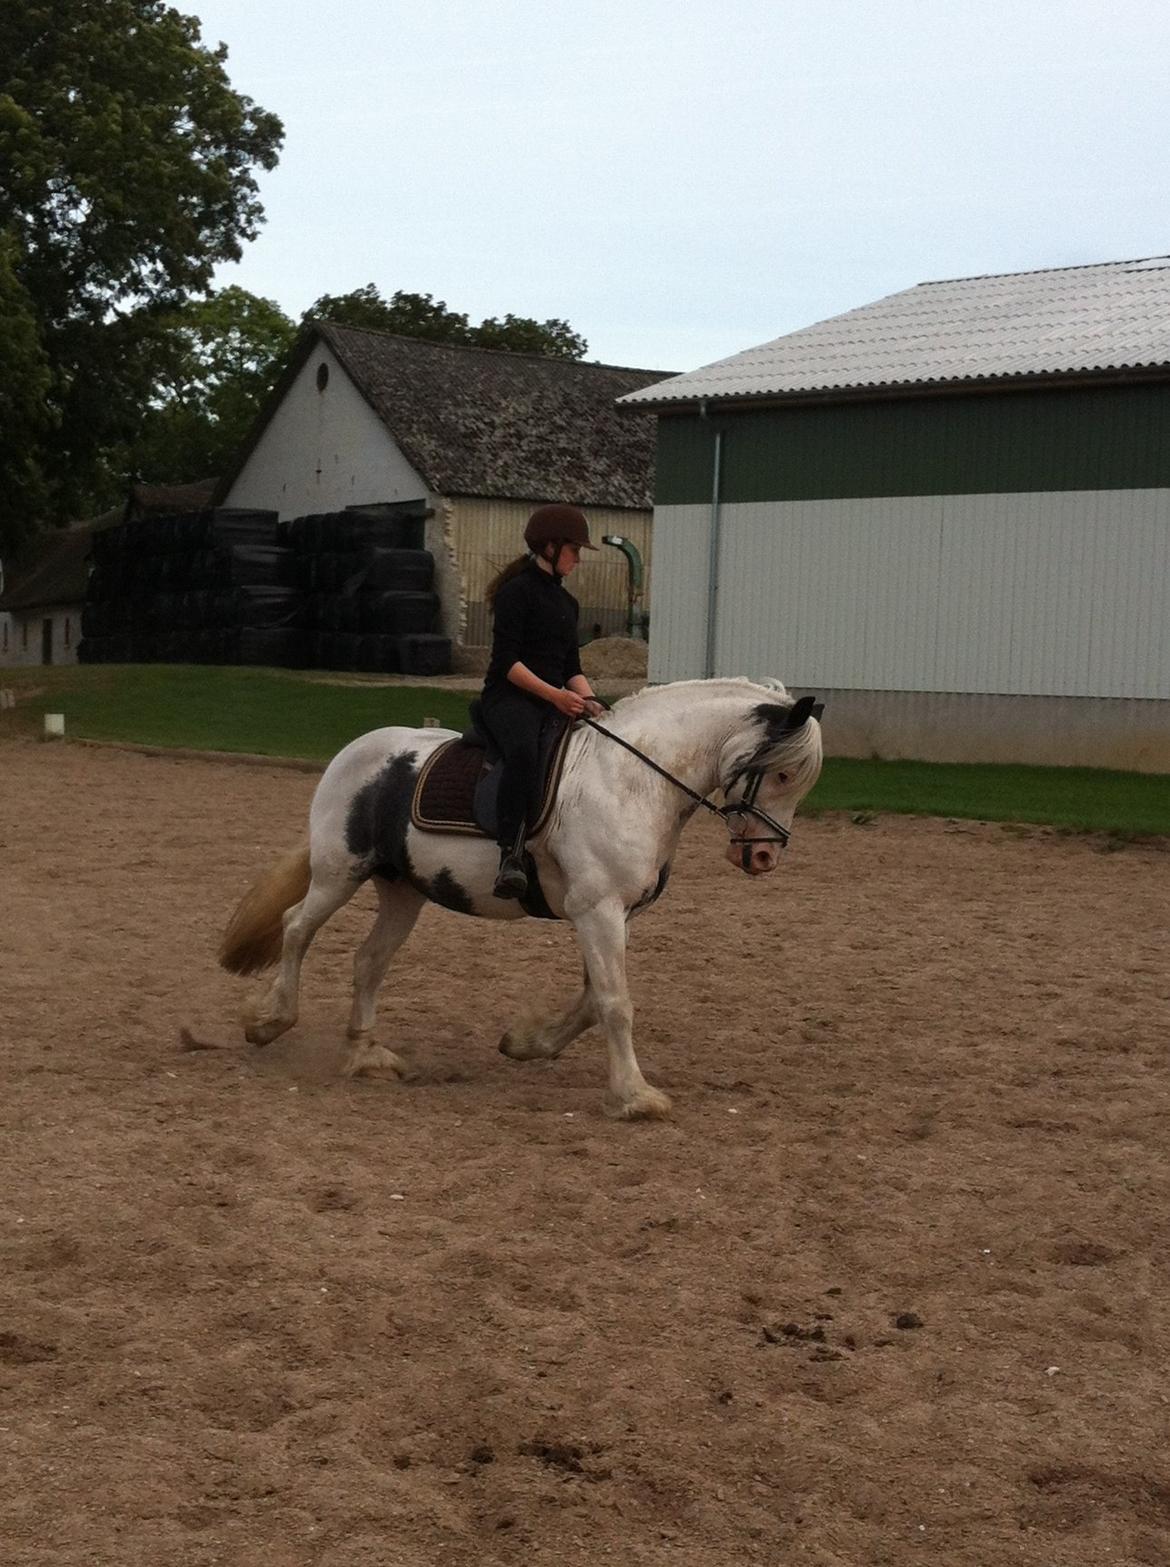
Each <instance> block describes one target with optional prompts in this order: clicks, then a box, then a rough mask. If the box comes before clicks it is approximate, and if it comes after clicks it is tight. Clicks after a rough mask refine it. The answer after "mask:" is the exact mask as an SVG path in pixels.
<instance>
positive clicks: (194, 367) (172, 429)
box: [131, 285, 297, 483]
mask: <svg viewBox="0 0 1170 1567" xmlns="http://www.w3.org/2000/svg"><path fill="white" fill-rule="evenodd" d="M158 325H159V333H158V336H157V337H156V339H155V349H156V351H157V356H158V357H157V369H156V375H155V384H154V394H153V397H152V399H151V404H150V406H149V408H148V409H147V411H146V415H145V418H144V421H143V427H142V430H141V433H140V435H139V437H138V439H137V440H136V441H135V442H134V444H133V447H132V449H131V462H132V466H133V467H134V468H135V470H136V471H137V472H138V473H139V474H141V476H142V477H143V478H144V479H153V480H157V481H159V482H162V483H168V482H176V483H184V482H186V481H188V480H192V479H208V478H213V477H216V476H217V475H219V474H221V473H223V471H224V469H225V467H226V466H227V464H228V463H229V461H230V460H231V458H232V456H233V454H234V453H235V451H236V449H237V448H238V447H239V445H240V443H241V442H242V441H243V439H244V437H245V436H246V435H247V433H248V429H249V427H250V425H251V424H252V421H253V420H254V419H255V417H256V410H257V409H258V408H259V406H260V404H261V403H262V402H263V400H264V398H265V397H267V395H268V393H269V392H270V391H271V390H272V387H273V384H274V383H275V381H276V378H277V376H278V375H279V373H280V371H281V369H282V368H283V365H284V362H285V360H286V359H287V357H288V354H289V351H290V349H291V348H292V345H293V343H294V342H295V340H296V335H297V329H296V326H295V325H294V323H293V322H292V321H290V320H289V318H288V316H286V315H285V314H284V312H283V311H282V310H281V309H280V307H279V306H278V305H276V304H274V303H273V301H272V300H270V299H261V298H259V297H258V296H257V295H256V294H250V293H248V291H247V290H246V289H243V288H237V287H235V286H234V285H233V286H231V287H229V288H224V289H221V290H220V291H219V293H217V294H212V295H211V297H210V298H208V299H203V300H194V301H192V302H191V303H190V304H187V305H184V306H183V307H182V309H181V310H178V311H175V312H174V313H173V314H172V315H170V316H168V317H165V318H162V319H161V320H160V321H159V323H158Z"/></svg>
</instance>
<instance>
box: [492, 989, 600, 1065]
mask: <svg viewBox="0 0 1170 1567" xmlns="http://www.w3.org/2000/svg"><path fill="white" fill-rule="evenodd" d="M596 1022H597V1005H596V1003H595V1001H594V999H593V987H592V985H591V984H590V983H589V971H588V969H586V971H585V984H584V987H583V988H582V990H581V992H580V993H579V994H578V995H577V996H576V998H575V999H574V1001H573V1003H572V1005H571V1006H569V1007H567V1008H566V1009H565V1011H564V1012H558V1013H557V1014H556V1015H555V1016H554V1017H543V1018H532V1019H530V1020H528V1021H526V1022H523V1023H514V1024H513V1025H512V1027H511V1028H510V1029H509V1030H508V1032H507V1033H506V1034H505V1035H504V1037H503V1038H502V1039H501V1040H500V1051H501V1054H503V1055H506V1056H508V1057H509V1058H510V1059H511V1060H513V1061H554V1060H555V1059H556V1058H557V1056H559V1055H560V1053H561V1051H562V1050H564V1049H565V1047H566V1046H567V1045H571V1044H572V1042H573V1040H574V1039H576V1038H577V1036H578V1034H583V1033H584V1032H585V1030H586V1029H587V1028H592V1027H593V1025H594V1024H595V1023H596Z"/></svg>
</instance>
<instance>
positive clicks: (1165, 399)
mask: <svg viewBox="0 0 1170 1567" xmlns="http://www.w3.org/2000/svg"><path fill="white" fill-rule="evenodd" d="M716 427H718V428H722V430H723V431H724V441H723V461H722V469H723V477H722V484H721V486H720V497H721V499H722V500H724V501H727V502H737V501H796V500H834V499H842V498H845V497H856V496H890V495H980V494H983V495H987V494H1011V493H1019V492H1025V491H1053V490H1113V489H1162V488H1170V386H1166V385H1152V386H1117V387H1086V388H1075V389H1070V390H1059V391H1054V390H1044V391H1029V392H991V393H982V394H978V395H972V396H950V395H948V396H938V397H912V398H910V397H908V398H902V399H891V400H890V401H887V402H855V403H834V404H816V405H811V406H804V407H790V408H784V407H778V408H769V409H760V410H754V411H745V412H731V411H727V412H720V411H718V410H716V411H715V412H714V413H713V414H712V416H711V418H710V419H709V420H703V419H700V418H699V417H698V416H697V415H689V414H688V415H668V416H664V417H662V418H660V419H659V421H658V460H657V474H658V478H657V488H656V492H655V504H656V505H657V506H685V505H694V504H697V503H702V502H704V501H709V500H710V498H711V480H712V450H713V443H714V438H713V430H714V429H715V428H716Z"/></svg>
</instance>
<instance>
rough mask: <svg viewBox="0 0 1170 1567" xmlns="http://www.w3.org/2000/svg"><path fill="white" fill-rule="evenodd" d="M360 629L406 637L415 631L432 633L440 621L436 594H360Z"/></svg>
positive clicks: (376, 592) (375, 592) (377, 592)
mask: <svg viewBox="0 0 1170 1567" xmlns="http://www.w3.org/2000/svg"><path fill="white" fill-rule="evenodd" d="M361 597H362V627H363V629H364V630H365V631H370V632H386V633H388V634H390V635H391V636H399V637H401V636H407V635H409V634H410V633H412V632H416V631H434V630H435V628H436V626H437V625H438V621H439V595H438V594H437V593H392V592H386V593H382V592H379V591H377V590H375V591H374V592H372V593H363V594H362V596H361Z"/></svg>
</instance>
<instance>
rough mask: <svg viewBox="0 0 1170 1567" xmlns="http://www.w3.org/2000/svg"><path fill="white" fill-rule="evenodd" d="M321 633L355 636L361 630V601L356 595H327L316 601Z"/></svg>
mask: <svg viewBox="0 0 1170 1567" xmlns="http://www.w3.org/2000/svg"><path fill="white" fill-rule="evenodd" d="M317 624H318V625H319V626H320V627H321V630H322V631H334V632H346V633H349V634H356V633H357V632H359V631H360V630H361V629H362V601H361V597H360V595H358V594H356V593H328V594H325V595H324V596H323V597H321V598H319V599H318V600H317Z"/></svg>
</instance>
